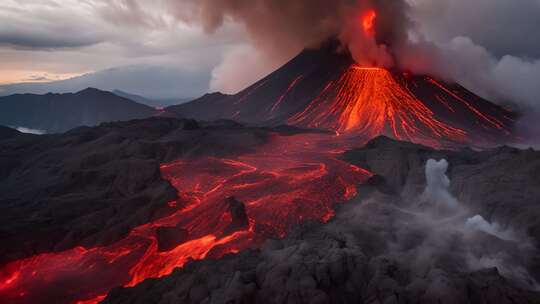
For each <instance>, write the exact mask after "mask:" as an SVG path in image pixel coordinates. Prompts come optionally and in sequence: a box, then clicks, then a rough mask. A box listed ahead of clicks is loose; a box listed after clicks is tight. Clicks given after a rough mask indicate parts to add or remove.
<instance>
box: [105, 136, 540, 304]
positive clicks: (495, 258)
mask: <svg viewBox="0 0 540 304" xmlns="http://www.w3.org/2000/svg"><path fill="white" fill-rule="evenodd" d="M345 158H346V159H347V160H349V161H351V162H353V163H355V164H357V165H359V166H363V167H364V168H368V169H370V170H372V171H373V172H374V173H376V174H377V175H375V176H374V177H373V178H372V179H371V180H370V181H368V182H367V183H366V184H364V185H362V186H360V187H359V194H360V195H359V197H358V198H356V199H354V200H353V201H351V202H349V203H348V204H346V205H344V206H341V207H339V208H338V210H337V212H336V216H335V217H334V218H333V219H332V220H331V221H330V222H329V223H327V224H320V223H304V224H302V225H300V226H299V227H297V228H296V229H295V230H294V231H293V232H291V233H290V234H289V235H288V236H286V237H285V238H284V239H279V240H268V241H267V242H266V243H265V245H264V246H263V247H262V248H261V249H260V250H254V251H246V252H241V253H239V254H237V255H229V256H226V257H224V258H223V259H220V260H212V259H206V260H203V261H196V262H192V263H189V264H187V265H186V266H185V267H184V268H182V269H177V270H175V271H174V272H173V273H172V274H171V275H169V276H167V277H164V278H161V279H148V280H146V281H144V282H143V283H141V284H140V285H138V286H135V287H133V288H117V289H115V290H113V291H111V292H110V294H109V295H108V297H107V298H106V299H105V300H104V302H103V303H107V304H115V303H135V304H136V303H141V304H142V303H145V304H146V303H160V304H161V303H163V304H164V303H290V302H294V303H508V304H510V303H523V304H525V303H540V293H538V292H537V291H535V290H534V286H535V283H534V279H536V280H537V281H538V279H539V278H540V267H538V265H540V264H539V263H540V261H538V258H536V257H537V256H538V254H537V253H538V248H539V247H540V237H539V236H540V234H539V233H538V232H539V231H540V229H538V227H539V223H540V220H538V219H539V218H540V216H539V215H540V214H539V212H540V201H539V199H540V192H539V191H540V190H539V189H538V187H537V185H538V184H539V183H538V172H540V167H539V166H540V152H535V151H531V150H529V151H522V150H517V149H513V148H508V147H503V148H498V149H494V150H486V151H472V150H470V149H465V150H463V151H436V150H433V149H430V148H426V147H423V146H419V145H414V144H410V143H406V142H397V141H394V140H390V139H388V138H384V137H380V138H376V139H374V140H373V141H371V142H370V143H368V144H367V145H366V146H365V147H364V148H361V149H357V150H354V151H350V152H348V153H346V155H345ZM431 158H434V159H442V158H445V159H447V160H448V161H449V163H450V169H449V172H448V176H449V177H450V179H451V185H452V186H451V188H450V191H451V192H452V193H453V194H454V195H455V196H456V197H458V198H459V200H460V203H461V204H462V205H463V211H462V212H466V213H465V214H461V213H459V214H456V215H454V216H452V217H450V218H447V219H442V220H440V221H437V220H436V219H429V220H426V216H428V215H429V214H426V213H421V212H418V211H417V210H415V209H411V208H410V207H409V206H414V205H415V204H416V203H417V202H418V199H419V197H420V195H421V192H422V191H423V189H425V186H426V180H425V163H426V161H427V160H428V159H431ZM510 167H511V168H512V169H510ZM474 214H481V215H482V216H484V217H485V218H486V219H487V220H488V221H490V222H497V223H499V224H501V225H502V226H503V227H506V228H505V229H515V231H522V232H525V233H526V234H527V236H525V237H523V238H521V239H517V238H516V239H513V238H509V239H504V238H500V237H498V236H496V235H492V234H489V233H485V232H483V231H478V230H471V229H470V228H467V226H466V224H465V223H466V221H467V218H469V217H470V216H471V215H474ZM528 237H530V238H531V239H532V242H531V244H527V243H528V241H527V238H528ZM529 246H532V247H533V248H531V247H529ZM477 259H478V260H477ZM484 263H486V264H487V265H484ZM493 263H495V264H493ZM490 265H491V266H490ZM493 265H497V266H493ZM518 269H519V270H518ZM516 270H517V271H516ZM512 273H514V274H516V273H518V275H517V276H518V277H519V276H520V275H523V274H526V273H528V274H529V275H530V276H532V278H531V277H526V279H524V280H522V278H516V277H513V276H512Z"/></svg>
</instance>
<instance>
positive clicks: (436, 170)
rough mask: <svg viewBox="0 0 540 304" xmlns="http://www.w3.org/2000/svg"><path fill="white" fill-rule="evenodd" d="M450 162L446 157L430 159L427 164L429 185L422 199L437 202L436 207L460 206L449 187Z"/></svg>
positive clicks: (451, 207)
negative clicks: (437, 159) (447, 174)
mask: <svg viewBox="0 0 540 304" xmlns="http://www.w3.org/2000/svg"><path fill="white" fill-rule="evenodd" d="M447 170H448V162H447V161H446V160H445V159H442V160H440V161H436V160H434V159H430V160H428V162H427V164H426V180H427V186H426V189H425V191H424V193H423V195H422V199H423V200H425V201H429V202H431V203H433V204H435V206H436V207H439V208H440V207H442V208H445V209H451V210H455V209H457V208H458V207H459V203H458V201H457V199H455V198H454V197H453V196H452V194H450V192H448V189H449V188H450V179H449V178H448V176H446V171H447Z"/></svg>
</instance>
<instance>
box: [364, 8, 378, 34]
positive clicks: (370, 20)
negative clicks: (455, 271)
mask: <svg viewBox="0 0 540 304" xmlns="http://www.w3.org/2000/svg"><path fill="white" fill-rule="evenodd" d="M376 18H377V13H376V12H375V11H374V10H369V11H367V12H365V13H364V15H362V27H363V29H364V33H366V34H367V35H369V36H372V35H374V34H375V19H376Z"/></svg>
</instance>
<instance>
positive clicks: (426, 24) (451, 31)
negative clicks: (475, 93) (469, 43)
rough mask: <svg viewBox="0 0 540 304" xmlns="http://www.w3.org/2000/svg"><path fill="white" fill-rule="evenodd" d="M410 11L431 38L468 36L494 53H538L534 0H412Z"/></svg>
mask: <svg viewBox="0 0 540 304" xmlns="http://www.w3.org/2000/svg"><path fill="white" fill-rule="evenodd" d="M414 2H415V3H416V4H417V5H415V8H416V9H415V11H414V15H415V18H416V19H417V20H418V22H419V24H420V25H421V27H422V30H423V31H424V32H425V33H426V34H427V35H428V36H429V37H430V38H432V39H434V40H439V41H440V40H443V41H444V40H449V39H452V38H453V37H458V36H464V37H469V38H471V40H473V41H474V42H475V43H477V44H479V45H481V46H483V47H485V48H486V49H488V50H489V51H490V52H491V53H492V54H494V55H495V56H497V57H502V56H505V55H513V56H518V57H528V58H538V57H540V35H539V33H538V30H539V29H540V1H538V0H520V1H509V0H475V1H468V0H440V1H431V0H430V1H427V0H415V1H414Z"/></svg>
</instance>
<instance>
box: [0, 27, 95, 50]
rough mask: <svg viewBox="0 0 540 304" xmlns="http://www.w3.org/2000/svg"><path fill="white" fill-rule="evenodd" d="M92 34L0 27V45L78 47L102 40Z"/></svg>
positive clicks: (53, 47) (42, 47)
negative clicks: (29, 30) (26, 30)
mask: <svg viewBox="0 0 540 304" xmlns="http://www.w3.org/2000/svg"><path fill="white" fill-rule="evenodd" d="M102 41H103V39H101V38H100V37H95V36H92V35H84V34H83V35H72V34H59V33H57V32H41V33H39V32H36V31H32V32H25V31H20V30H15V31H6V30H5V29H0V45H4V46H10V47H14V48H20V49H26V50H28V49H57V48H80V47H85V46H91V45H94V44H98V43H100V42H102Z"/></svg>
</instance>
